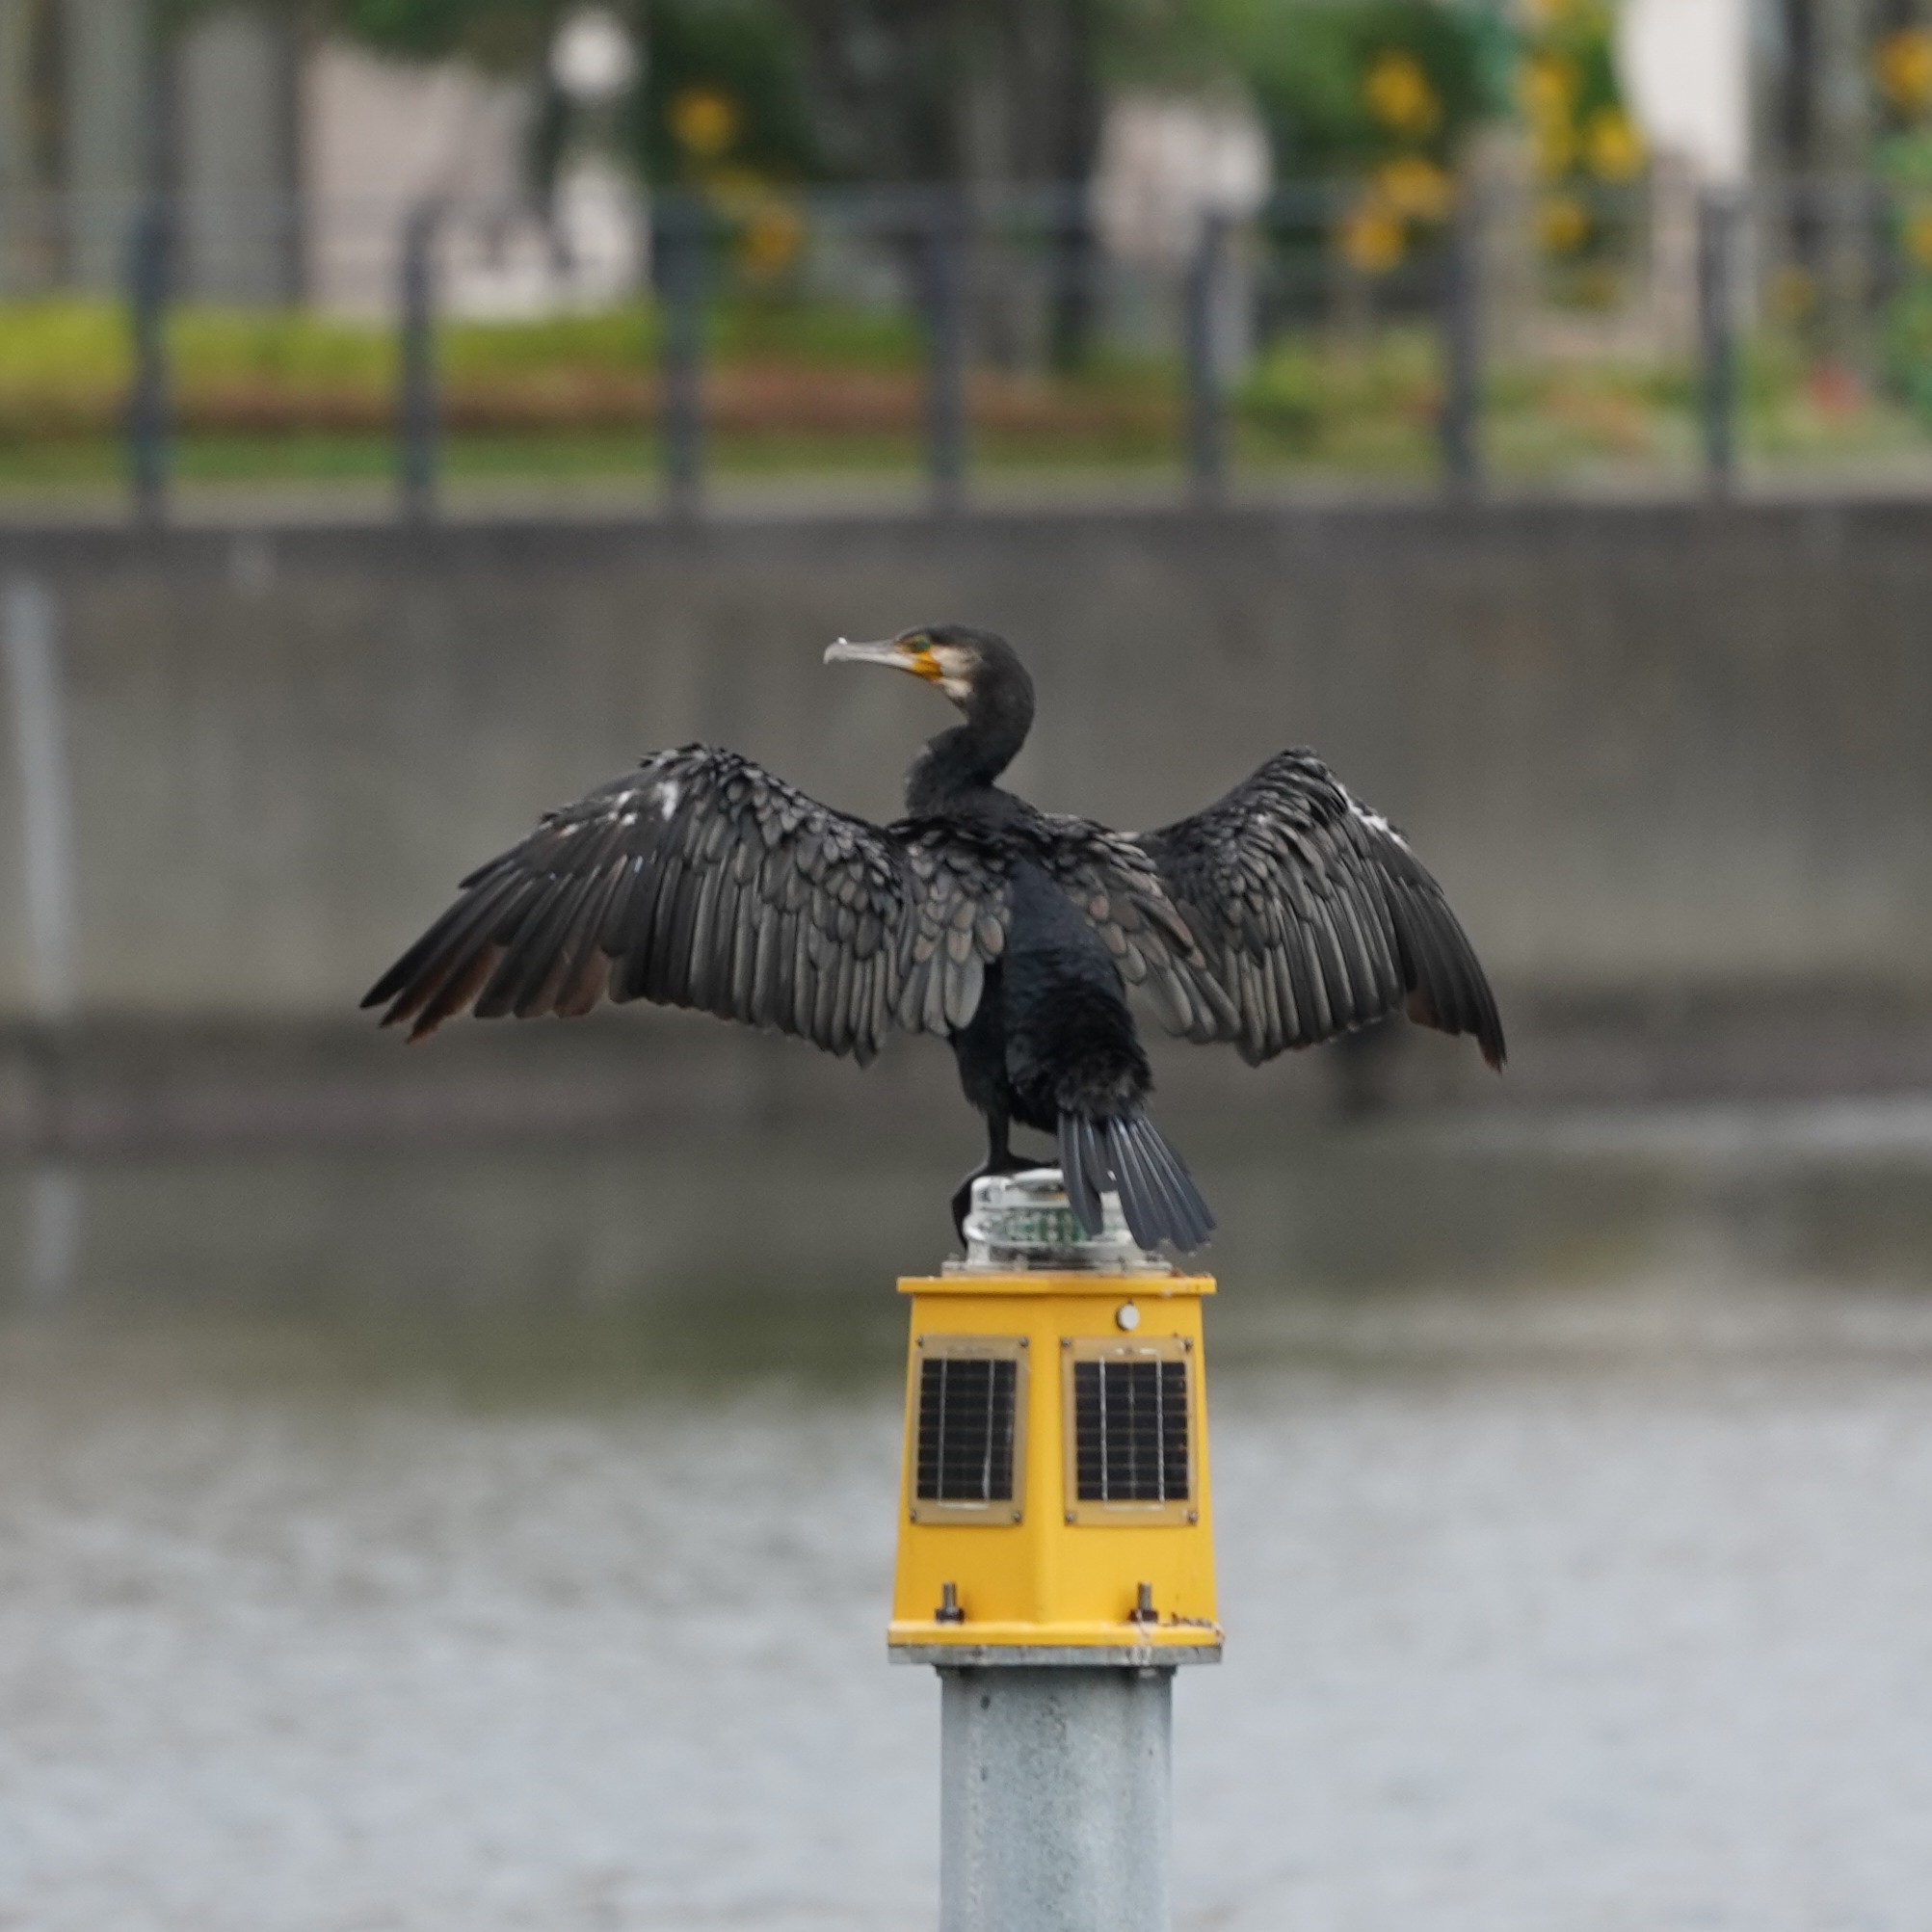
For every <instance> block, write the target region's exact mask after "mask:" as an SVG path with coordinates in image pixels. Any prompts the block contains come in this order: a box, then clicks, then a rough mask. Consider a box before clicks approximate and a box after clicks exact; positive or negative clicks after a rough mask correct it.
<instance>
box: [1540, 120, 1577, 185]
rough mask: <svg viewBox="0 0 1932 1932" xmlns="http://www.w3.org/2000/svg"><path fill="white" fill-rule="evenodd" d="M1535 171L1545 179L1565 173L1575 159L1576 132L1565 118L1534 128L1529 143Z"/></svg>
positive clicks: (1568, 170)
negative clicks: (1532, 136)
mask: <svg viewBox="0 0 1932 1932" xmlns="http://www.w3.org/2000/svg"><path fill="white" fill-rule="evenodd" d="M1531 147H1532V150H1533V152H1534V154H1535V157H1536V172H1538V173H1539V174H1541V175H1543V176H1545V178H1546V179H1550V178H1554V177H1555V176H1556V175H1559V174H1567V173H1569V172H1570V168H1571V164H1572V163H1573V162H1574V161H1575V159H1576V134H1575V129H1574V128H1572V126H1571V125H1570V123H1569V122H1568V121H1567V120H1552V121H1550V122H1548V124H1546V125H1545V126H1542V127H1539V128H1538V129H1537V130H1536V134H1535V138H1534V140H1533V141H1532V143H1531Z"/></svg>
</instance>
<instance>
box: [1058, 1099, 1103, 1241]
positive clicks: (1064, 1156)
mask: <svg viewBox="0 0 1932 1932" xmlns="http://www.w3.org/2000/svg"><path fill="white" fill-rule="evenodd" d="M1083 1130H1084V1131H1083ZM1057 1138H1058V1140H1059V1142H1060V1182H1061V1185H1062V1186H1063V1187H1065V1188H1066V1190H1067V1201H1068V1204H1069V1205H1070V1206H1071V1207H1072V1210H1073V1212H1074V1214H1075V1215H1077V1216H1078V1217H1079V1222H1080V1226H1081V1227H1082V1228H1084V1229H1085V1230H1086V1231H1087V1232H1088V1233H1089V1234H1098V1232H1099V1231H1100V1189H1101V1188H1102V1187H1103V1186H1105V1184H1106V1178H1107V1175H1106V1168H1105V1166H1104V1164H1103V1163H1102V1162H1101V1161H1100V1160H1099V1159H1098V1152H1099V1150H1098V1146H1096V1145H1095V1144H1094V1141H1093V1125H1092V1123H1091V1122H1089V1121H1087V1120H1084V1119H1083V1118H1082V1117H1081V1116H1080V1115H1078V1114H1062V1115H1061V1116H1060V1120H1059V1134H1058V1136H1057Z"/></svg>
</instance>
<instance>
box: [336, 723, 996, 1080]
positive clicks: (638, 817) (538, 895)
mask: <svg viewBox="0 0 1932 1932" xmlns="http://www.w3.org/2000/svg"><path fill="white" fill-rule="evenodd" d="M951 837H952V834H951V833H950V832H948V831H947V830H946V829H944V828H933V827H928V828H926V829H925V830H924V831H923V832H922V833H921V834H920V852H919V858H920V867H921V868H922V869H918V870H915V867H914V864H913V854H912V853H911V852H910V851H909V849H908V846H907V844H906V843H905V841H904V839H903V838H902V836H901V834H900V833H899V832H898V831H897V830H895V829H888V828H882V827H879V826H874V825H869V824H867V823H866V822H865V821H863V820H861V819H857V818H851V817H847V816H846V815H845V814H843V813H840V812H836V811H834V810H832V809H831V808H830V807H826V806H822V805H820V804H818V803H817V802H816V801H815V800H813V799H810V798H808V797H807V796H806V794H805V793H803V792H801V791H798V790H796V789H795V788H793V787H792V786H790V785H788V784H786V783H785V782H784V781H782V780H780V779H778V778H775V777H773V776H772V774H771V773H769V772H767V771H765V770H764V769H763V768H762V767H760V766H758V765H756V764H754V763H753V762H752V761H751V760H750V759H747V758H744V757H741V756H739V755H738V754H736V753H733V752H726V751H718V750H715V749H710V748H707V747H704V746H701V745H687V746H684V747H682V748H680V749H678V750H676V751H671V752H660V753H657V754H653V755H652V756H651V757H648V758H647V759H645V761H644V762H643V764H642V765H641V766H640V767H639V768H638V769H637V770H636V771H635V772H632V773H630V774H628V775H626V776H625V777H623V778H622V779H617V780H614V781H612V782H610V783H609V784H606V785H602V786H599V787H598V788H597V789H596V790H595V791H594V792H591V793H590V794H589V795H588V796H587V797H585V798H583V799H581V800H579V801H578V802H577V803H576V804H575V805H571V806H567V807H563V808H562V809H560V810H558V811H553V812H550V813H547V814H546V815H545V816H544V818H543V820H542V821H541V823H540V824H539V825H538V826H537V827H536V828H535V830H533V831H532V832H531V834H529V836H528V837H527V838H525V839H524V840H523V841H522V843H521V844H519V845H517V846H515V847H513V848H512V849H511V850H510V851H508V852H505V853H503V854H501V855H500V856H499V857H497V858H495V859H493V860H490V861H489V862H488V863H487V864H484V865H481V866H479V867H477V868H476V870H475V871H473V872H471V873H470V874H469V876H468V877H467V879H466V880H465V881H464V882H463V886H462V887H461V888H460V892H459V896H458V898H457V900H456V901H455V903H454V904H453V905H452V906H451V907H450V908H449V909H448V910H447V911H446V912H445V913H443V914H442V916H441V917H440V918H438V919H437V920H436V921H435V923H434V924H432V925H431V926H430V928H429V929H428V930H427V931H426V932H425V933H424V934H423V936H422V938H421V939H420V940H417V941H416V942H415V944H414V945H412V946H410V948H409V949H408V951H406V952H405V953H404V954H403V955H402V957H401V958H400V959H398V960H397V962H396V964H395V965H394V966H391V967H390V969H389V970H388V971H387V972H386V973H384V975H383V977H382V978H381V979H380V980H379V981H378V982H377V983H376V985H375V987H374V988H373V989H372V990H371V992H370V993H369V995H368V997H367V998H366V999H365V1000H364V1002H363V1003H364V1005H369V1006H382V1007H384V1009H385V1011H384V1023H385V1024H392V1023H396V1022H399V1021H404V1020H410V1021H413V1022H414V1024H413V1029H412V1034H411V1037H412V1038H419V1037H421V1036H422V1035H424V1034H426V1033H430V1032H434V1031H435V1029H436V1028H437V1026H438V1025H439V1024H441V1022H442V1021H443V1020H445V1019H451V1018H453V1017H454V1016H455V1015H457V1014H460V1013H462V1012H463V1011H465V1010H474V1011H475V1012H476V1013H477V1015H478V1016H479V1017H481V1018H494V1017H497V1016H499V1015H503V1014H509V1013H515V1014H516V1015H518V1016H519V1017H529V1016H532V1015H535V1014H540V1013H566V1014H580V1013H583V1012H586V1011H588V1010H589V1009H590V1008H591V1007H592V1006H594V1005H595V1003H596V1002H597V1001H598V1000H599V999H601V998H609V999H612V1000H614V1001H623V1000H630V999H639V998H643V999H649V1000H653V1001H656V1002H658V1003H659V1004H662V1005H669V1006H684V1007H696V1008H700V1009H703V1010H707V1011H709V1012H712V1013H715V1014H718V1015H719V1016H721V1017H722V1018H726V1019H738V1020H742V1021H744V1022H746V1023H748V1024H751V1025H754V1026H765V1027H777V1028H780V1029H781V1030H783V1031H787V1032H792V1033H796V1034H799V1035H801V1036H803V1037H804V1038H806V1039H808V1040H811V1041H813V1042H814V1043H815V1044H816V1045H820V1046H823V1047H825V1048H826V1049H827V1050H828V1051H831V1052H834V1053H852V1054H855V1055H856V1056H858V1057H859V1058H860V1059H870V1058H871V1057H872V1056H873V1055H874V1054H875V1053H876V1052H877V1051H878V1050H879V1046H880V1044H881V1041H882V1039H883V1037H884V1035H885V1033H886V1031H887V1028H888V1027H889V1026H890V1025H891V1024H892V1023H893V1021H894V1019H904V1018H906V1017H907V1007H906V1000H905V997H904V993H905V992H910V991H911V990H912V989H911V986H910V984H909V972H910V968H911V963H912V962H911V954H912V948H913V940H914V938H915V936H923V935H927V934H930V935H932V936H933V938H934V940H935V946H934V948H933V950H935V951H938V952H940V954H941V955H942V957H943V958H944V959H945V961H946V964H947V966H948V970H947V971H946V973H945V974H944V975H942V976H941V975H933V976H931V977H930V979H929V980H928V982H927V983H926V984H925V985H922V986H921V987H920V989H919V992H920V999H919V1002H918V1010H917V1012H916V1015H915V1016H914V1017H913V1023H915V1024H925V1025H928V1026H930V1027H932V1028H933V1029H934V1030H936V1031H940V1032H944V1031H947V1030H950V1029H951V1028H954V1027H957V1026H961V1025H964V1024H966V1022H967V1021H968V1020H969V1019H971V1017H972V1013H973V1011H974V1009H975V1008H976V1007H977V1005H978V1001H979V998H980V994H981V990H982V988H983V985H984V979H985V966H986V965H987V964H988V963H989V962H990V961H991V960H992V959H993V958H996V957H997V956H998V951H999V948H1000V946H1001V945H1002V944H1003V943H1004V919H1005V916H1006V915H1005V908H1004V887H1003V882H1002V879H1001V878H1000V876H998V874H997V872H996V869H995V868H992V867H990V866H989V865H988V864H987V862H986V861H985V859H984V857H983V855H981V854H980V853H978V852H977V851H968V852H964V853H954V852H952V851H951V850H949V840H950V838H951ZM947 933H951V934H955V935H958V936H959V939H958V940H956V941H955V943H954V944H953V946H952V947H951V948H950V949H948V948H946V947H945V946H944V945H943V943H942V938H943V935H945V934H947ZM962 942H963V945H964V955H963V956H961V944H962ZM902 990H903V991H902Z"/></svg>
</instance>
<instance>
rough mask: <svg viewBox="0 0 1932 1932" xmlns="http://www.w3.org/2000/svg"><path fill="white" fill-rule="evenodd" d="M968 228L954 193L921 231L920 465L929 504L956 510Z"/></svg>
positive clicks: (962, 469) (961, 480)
mask: <svg viewBox="0 0 1932 1932" xmlns="http://www.w3.org/2000/svg"><path fill="white" fill-rule="evenodd" d="M967 238H968V228H967V223H966V206H965V204H964V203H963V202H962V201H961V199H960V198H959V197H958V196H956V195H945V196H942V197H940V198H939V199H938V200H936V201H935V202H934V204H933V208H932V213H931V216H930V218H929V225H928V227H927V231H926V276H925V281H926V287H925V297H926V471H927V475H928V477H929V478H930V479H931V483H932V502H933V509H934V510H935V512H937V513H938V514H939V515H940V516H946V515H950V514H951V513H952V512H954V511H957V510H958V509H959V508H960V506H961V504H962V502H963V501H964V500H965V496H966V434H967V431H966V248H967Z"/></svg>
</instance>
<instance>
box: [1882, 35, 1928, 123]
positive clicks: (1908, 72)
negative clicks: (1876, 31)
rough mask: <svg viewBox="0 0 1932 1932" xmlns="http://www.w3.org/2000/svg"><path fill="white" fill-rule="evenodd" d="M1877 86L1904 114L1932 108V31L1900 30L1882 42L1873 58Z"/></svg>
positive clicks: (1919, 112)
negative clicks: (1876, 72)
mask: <svg viewBox="0 0 1932 1932" xmlns="http://www.w3.org/2000/svg"><path fill="white" fill-rule="evenodd" d="M1872 65H1873V66H1875V67H1876V68H1877V70H1878V85H1879V88H1880V90H1881V92H1882V93H1884V95H1885V97H1886V99H1887V100H1889V101H1890V102H1891V103H1892V106H1893V107H1895V108H1896V109H1897V110H1898V111H1899V113H1901V114H1923V113H1924V112H1925V110H1926V109H1927V108H1932V28H1927V27H1901V28H1900V29H1899V31H1898V32H1897V33H1895V34H1889V35H1887V36H1886V38H1885V39H1884V40H1881V41H1880V42H1879V45H1878V51H1877V53H1876V54H1875V55H1874V56H1873V57H1872Z"/></svg>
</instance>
